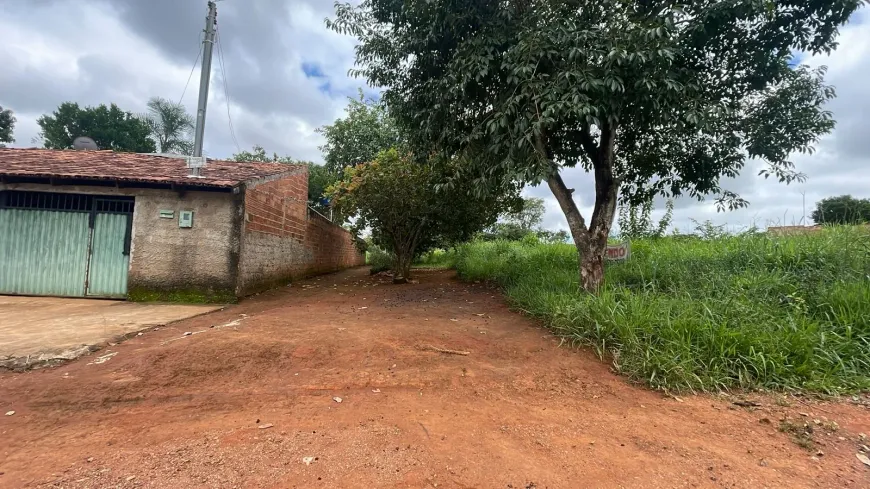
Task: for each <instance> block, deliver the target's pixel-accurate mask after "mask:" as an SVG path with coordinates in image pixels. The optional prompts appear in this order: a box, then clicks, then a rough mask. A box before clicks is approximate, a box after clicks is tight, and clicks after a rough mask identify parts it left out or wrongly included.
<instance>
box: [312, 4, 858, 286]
mask: <svg viewBox="0 0 870 489" xmlns="http://www.w3.org/2000/svg"><path fill="white" fill-rule="evenodd" d="M860 3H861V0H816V1H796V0H788V1H773V0H732V1H728V2H722V1H718V0H692V1H689V0H644V1H636V0H506V1H502V2H495V1H490V2H455V1H446V0H444V1H438V2H434V3H433V2H432V1H429V0H405V1H402V2H396V1H393V0H363V1H362V3H361V4H360V5H358V6H351V5H350V4H339V5H337V7H336V18H335V19H334V20H327V25H328V26H329V27H331V28H333V29H334V30H336V31H338V32H343V33H347V34H352V35H354V36H356V37H357V38H358V40H359V43H358V44H357V47H356V62H357V65H358V66H359V69H357V70H355V71H354V73H355V74H356V75H359V76H363V77H365V78H366V79H367V80H368V82H369V84H370V85H372V86H379V87H385V90H384V92H383V100H384V102H385V103H386V104H387V106H388V107H389V108H390V114H391V116H392V117H394V118H395V120H396V121H397V124H398V125H399V126H400V127H401V128H402V130H403V134H405V135H406V137H407V138H408V144H409V145H410V146H411V147H413V148H415V152H416V153H417V154H428V152H427V151H426V150H429V151H437V152H439V153H441V154H446V155H456V154H466V155H467V158H466V160H467V161H469V162H472V163H473V164H475V165H477V166H479V167H480V171H479V174H480V175H482V177H481V179H480V180H479V182H480V185H481V186H485V185H488V184H490V182H493V181H498V180H500V179H501V180H517V181H521V182H525V183H532V184H534V183H537V182H540V181H546V182H547V184H548V186H549V187H550V189H551V191H552V192H553V194H554V195H555V197H556V199H557V200H558V202H559V205H560V207H561V209H562V211H563V212H564V214H565V217H566V218H567V221H568V226H569V228H570V230H571V235H572V237H573V239H574V244H575V246H576V247H577V250H578V255H579V270H580V286H581V288H582V289H584V290H586V291H590V292H594V291H596V290H597V289H598V288H599V286H600V284H601V283H602V281H603V274H604V258H603V254H604V250H605V248H606V245H607V238H608V236H609V234H610V230H611V227H612V225H613V219H614V214H615V210H616V205H617V200H618V199H619V196H620V193H621V194H622V199H623V200H625V201H627V202H630V203H635V204H636V203H639V202H643V201H646V200H649V199H650V198H651V197H652V196H654V195H656V194H662V195H665V196H677V195H682V194H688V195H690V196H693V197H696V198H699V199H700V198H703V197H704V196H707V195H716V196H717V202H718V204H719V205H720V207H721V208H722V209H726V208H736V207H741V206H745V205H747V204H748V203H747V202H746V201H745V200H743V199H742V198H740V196H739V195H737V194H735V193H733V192H731V191H728V190H727V189H724V188H722V186H721V183H720V180H721V178H722V177H733V176H735V175H737V174H738V173H739V172H740V171H741V170H742V168H743V167H744V165H745V163H746V160H747V159H748V158H755V159H758V160H762V161H765V162H766V163H767V166H766V168H765V170H764V171H762V174H763V175H764V176H765V177H769V176H774V177H776V178H778V179H779V180H780V181H783V182H786V183H788V182H791V181H793V180H796V179H801V178H802V177H803V176H802V175H801V174H800V173H798V172H796V171H795V169H794V165H793V164H792V163H791V162H790V161H789V160H788V157H789V155H790V154H791V153H793V152H795V151H810V150H811V149H812V145H813V144H814V143H815V142H816V141H817V138H818V136H819V135H820V134H824V133H827V132H829V131H830V130H831V129H832V127H833V120H832V117H831V114H830V113H829V112H828V111H826V110H824V107H823V106H824V104H825V102H827V101H828V100H830V99H831V98H832V97H833V96H834V90H833V89H832V88H831V87H829V86H826V85H825V84H824V80H823V74H824V69H819V70H811V69H809V68H807V67H805V66H794V61H795V60H794V58H793V57H792V54H791V53H792V52H794V51H803V52H808V53H811V54H816V53H828V52H830V51H831V50H832V49H834V47H835V42H834V41H835V38H836V36H837V33H838V31H837V29H838V26H839V25H841V24H843V23H844V22H846V21H847V20H848V18H849V16H850V15H851V14H852V12H854V11H855V10H856V8H857V7H858V6H859V4H860ZM578 165H579V166H580V167H582V168H584V169H586V170H587V171H590V172H592V173H593V174H594V177H595V202H594V209H593V212H592V215H591V216H585V217H584V216H583V215H581V213H580V210H579V208H578V206H577V204H576V202H575V201H574V198H573V191H574V189H570V188H568V186H567V185H566V184H565V182H564V181H563V179H562V176H561V170H562V169H563V168H567V167H575V166H578ZM587 218H588V220H587Z"/></svg>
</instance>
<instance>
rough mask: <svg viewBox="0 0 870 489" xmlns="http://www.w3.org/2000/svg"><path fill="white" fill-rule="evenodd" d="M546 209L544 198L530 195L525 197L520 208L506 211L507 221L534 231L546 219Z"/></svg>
mask: <svg viewBox="0 0 870 489" xmlns="http://www.w3.org/2000/svg"><path fill="white" fill-rule="evenodd" d="M546 210H547V209H546V207H545V206H544V199H539V198H537V197H529V198H526V199H523V203H522V206H520V208H519V209H517V210H516V211H513V212H508V213H506V214H505V221H506V222H509V223H513V224H516V226H517V227H519V228H520V229H524V230H526V231H532V230H534V229H536V228H537V227H538V226H539V225H540V224H541V221H543V220H544V212H545V211H546Z"/></svg>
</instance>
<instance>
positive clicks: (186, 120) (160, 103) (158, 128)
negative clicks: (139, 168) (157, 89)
mask: <svg viewBox="0 0 870 489" xmlns="http://www.w3.org/2000/svg"><path fill="white" fill-rule="evenodd" d="M142 120H144V121H145V123H146V124H148V129H149V130H150V131H151V137H152V138H153V139H154V141H156V142H157V149H158V150H159V151H160V152H161V153H177V154H183V155H189V154H191V153H193V138H192V135H191V131H193V129H194V125H195V123H196V119H194V118H193V116H192V115H190V114H188V113H187V110H185V108H184V106H183V105H181V104H176V103H174V102H170V101H169V100H166V99H164V98H160V97H153V98H152V99H151V100H149V101H148V113H147V114H145V115H144V116H142Z"/></svg>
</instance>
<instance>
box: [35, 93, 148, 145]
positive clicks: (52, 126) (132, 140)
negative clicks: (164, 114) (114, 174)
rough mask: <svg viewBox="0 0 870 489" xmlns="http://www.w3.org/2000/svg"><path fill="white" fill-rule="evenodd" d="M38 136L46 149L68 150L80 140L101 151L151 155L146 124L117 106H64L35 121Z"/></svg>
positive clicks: (71, 104) (66, 103)
mask: <svg viewBox="0 0 870 489" xmlns="http://www.w3.org/2000/svg"><path fill="white" fill-rule="evenodd" d="M36 122H37V124H39V127H40V128H41V129H42V131H41V132H40V134H39V136H40V137H41V138H42V139H43V141H44V144H45V147H46V148H49V149H70V148H72V147H73V146H72V145H73V140H75V138H77V137H79V136H88V137H90V138H92V139H93V140H94V141H95V142H96V143H97V146H98V147H99V148H100V149H110V150H112V151H120V152H129V153H153V152H154V151H156V149H157V148H156V146H155V144H154V141H153V140H152V139H151V138H150V137H149V135H150V133H151V130H150V129H149V127H148V124H147V123H146V122H145V121H143V120H141V119H139V118H138V117H135V116H134V115H133V114H131V113H130V112H124V111H123V110H121V109H120V108H118V106H117V105H115V104H112V105H111V106H109V107H106V106H105V105H99V106H97V107H85V108H84V109H83V108H80V107H79V104H77V103H73V102H64V103H62V104H60V106H59V107H58V108H57V110H55V111H54V112H53V113H52V114H51V115H43V116H41V117H40V118H39V119H38V120H37V121H36Z"/></svg>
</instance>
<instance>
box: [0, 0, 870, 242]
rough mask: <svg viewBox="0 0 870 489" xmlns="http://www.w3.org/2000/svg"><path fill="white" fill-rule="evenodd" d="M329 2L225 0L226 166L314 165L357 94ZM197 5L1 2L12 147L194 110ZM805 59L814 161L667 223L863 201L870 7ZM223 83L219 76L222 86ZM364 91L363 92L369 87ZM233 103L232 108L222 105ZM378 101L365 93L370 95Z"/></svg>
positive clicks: (211, 114) (686, 210)
mask: <svg viewBox="0 0 870 489" xmlns="http://www.w3.org/2000/svg"><path fill="white" fill-rule="evenodd" d="M332 6H333V0H223V1H220V2H219V3H218V25H219V34H220V38H221V41H222V42H221V44H222V48H223V58H224V63H225V71H226V77H224V76H223V74H222V70H221V65H220V62H219V59H218V54H219V53H218V52H217V51H216V52H215V59H214V62H213V69H212V90H211V94H210V97H209V106H208V122H207V124H206V140H205V152H206V154H207V155H208V156H211V157H214V158H226V157H229V156H230V155H231V154H232V153H234V152H236V151H237V146H236V142H234V140H233V138H232V136H231V134H230V129H229V118H228V114H227V112H228V106H229V114H230V116H231V118H232V122H233V127H234V128H235V136H236V140H237V141H238V147H241V148H243V149H248V148H250V147H251V146H253V145H254V144H259V145H261V146H263V147H265V148H266V150H267V151H270V152H272V151H275V152H278V153H280V154H287V155H290V156H293V157H294V158H299V159H307V160H312V161H316V162H319V161H322V156H321V154H320V151H319V150H318V146H320V145H321V144H322V138H321V137H320V136H319V135H318V134H317V133H316V132H315V129H316V128H317V127H319V126H321V125H323V124H327V123H330V122H332V121H333V120H335V119H336V118H337V117H340V116H341V114H342V111H343V108H344V106H345V105H346V100H347V97H348V96H353V95H355V94H356V92H357V90H358V89H359V88H365V87H364V82H363V81H362V80H357V79H353V78H349V77H348V76H347V71H348V69H349V68H350V67H351V66H352V63H353V45H354V40H353V39H351V38H348V37H344V36H340V35H338V34H335V33H333V32H331V31H328V30H327V29H326V28H325V27H324V24H323V19H324V18H325V17H327V16H330V15H331V14H332V8H333V7H332ZM205 14H206V0H0V32H2V33H3V34H2V43H3V48H2V49H0V67H2V69H0V106H2V107H4V108H9V109H12V110H13V111H14V112H15V116H16V117H17V119H18V123H17V125H16V127H15V133H14V137H15V139H16V143H15V144H14V146H21V147H29V146H33V143H32V142H31V141H32V140H33V139H34V138H35V137H36V135H37V133H38V132H39V128H38V126H37V124H36V119H37V118H38V117H39V116H40V115H42V114H45V113H50V112H51V111H52V110H54V109H55V108H56V107H57V106H58V105H59V104H60V103H62V102H64V101H75V102H78V103H79V104H80V105H97V104H100V103H110V102H114V103H117V104H118V105H119V106H120V107H121V108H123V109H125V110H129V111H132V112H143V111H144V109H145V103H146V102H147V100H148V98H149V97H152V96H160V97H164V98H167V99H170V100H180V99H181V97H182V93H184V97H183V99H181V100H182V101H183V103H184V104H185V105H186V106H187V107H188V110H189V111H190V112H191V113H194V112H195V108H196V97H197V89H198V86H199V68H198V67H197V69H196V70H195V71H194V73H193V77H192V78H191V79H190V84H189V86H188V87H187V90H186V92H185V91H184V88H185V85H186V83H187V80H188V77H189V75H190V73H191V67H192V66H193V63H194V60H195V59H196V57H197V54H198V51H199V49H200V36H201V32H202V29H203V26H204V23H205ZM805 62H806V63H808V64H810V65H813V66H817V65H827V66H828V67H829V72H828V78H827V80H828V81H829V82H830V83H831V84H833V85H835V86H836V88H837V92H838V98H837V99H836V101H834V102H833V103H832V104H831V106H830V108H831V110H833V111H834V114H835V118H836V119H837V122H838V125H837V129H836V131H835V132H834V133H833V134H831V135H830V136H828V137H826V138H825V139H824V140H823V141H822V142H821V144H820V145H819V146H818V151H817V152H816V153H815V154H813V155H799V156H796V157H795V158H794V161H795V162H796V163H797V164H798V167H799V170H800V171H803V172H804V173H806V174H807V175H808V176H809V179H808V181H807V182H806V183H805V184H793V185H791V186H784V185H781V184H777V183H774V182H769V181H765V180H764V179H762V178H759V177H756V173H757V169H756V170H753V169H752V168H751V167H747V169H746V171H745V172H744V173H743V175H741V177H740V178H738V179H736V180H735V181H732V182H729V183H728V185H727V188H729V189H730V190H734V191H737V192H739V193H740V194H741V195H742V196H743V197H744V198H746V199H747V200H749V201H750V203H751V206H750V207H749V208H748V209H745V210H741V211H736V212H730V213H717V212H716V210H715V206H713V204H712V203H698V202H696V201H692V200H680V201H677V202H676V211H675V214H674V225H675V226H676V227H678V228H679V229H681V230H684V231H687V230H690V229H691V228H692V224H691V219H696V220H698V221H703V220H706V219H710V220H712V221H714V222H715V223H717V224H726V225H727V226H728V227H729V228H730V229H733V230H737V229H740V228H742V227H746V226H749V225H751V224H753V223H755V224H757V225H759V226H762V227H764V226H767V225H779V224H787V225H791V224H797V223H799V222H800V220H801V217H802V215H803V210H802V207H803V206H802V202H803V201H804V198H805V200H806V208H807V214H809V213H810V211H811V210H812V208H813V205H814V204H815V202H816V201H818V200H819V199H821V198H823V197H826V196H830V195H839V194H846V193H851V194H852V195H855V196H861V197H870V134H868V130H870V123H865V122H864V119H865V117H870V83H867V81H866V80H867V79H870V10H868V9H867V8H865V9H863V10H862V11H860V12H859V13H858V14H856V16H855V17H854V18H853V19H852V21H851V23H850V24H849V25H847V26H846V27H845V28H844V29H842V35H841V36H840V47H839V49H838V50H837V51H836V52H835V53H834V54H833V55H831V56H829V57H821V58H807V59H805ZM225 78H226V79H225ZM366 90H367V91H369V92H371V89H369V88H366ZM225 93H228V95H229V104H227V97H226V95H225ZM372 93H373V92H372ZM566 180H567V181H568V183H569V184H570V185H571V186H573V187H575V188H576V189H577V192H576V193H575V196H576V197H577V199H578V201H579V204H580V205H581V207H582V208H584V209H585V210H586V211H587V213H591V210H590V206H591V204H592V201H591V196H592V180H591V178H590V177H589V175H587V174H585V173H583V172H582V171H579V170H568V171H567V173H566ZM526 193H527V194H528V195H534V196H538V197H543V198H545V199H546V201H547V208H548V211H547V214H546V217H545V225H546V227H549V228H551V229H558V228H562V229H567V225H566V223H565V219H564V217H563V216H562V214H561V211H560V210H559V208H558V206H557V205H556V203H555V199H554V198H553V197H552V196H551V195H550V193H549V190H548V189H547V188H546V186H545V185H544V186H540V187H537V188H529V189H527V191H526Z"/></svg>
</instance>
